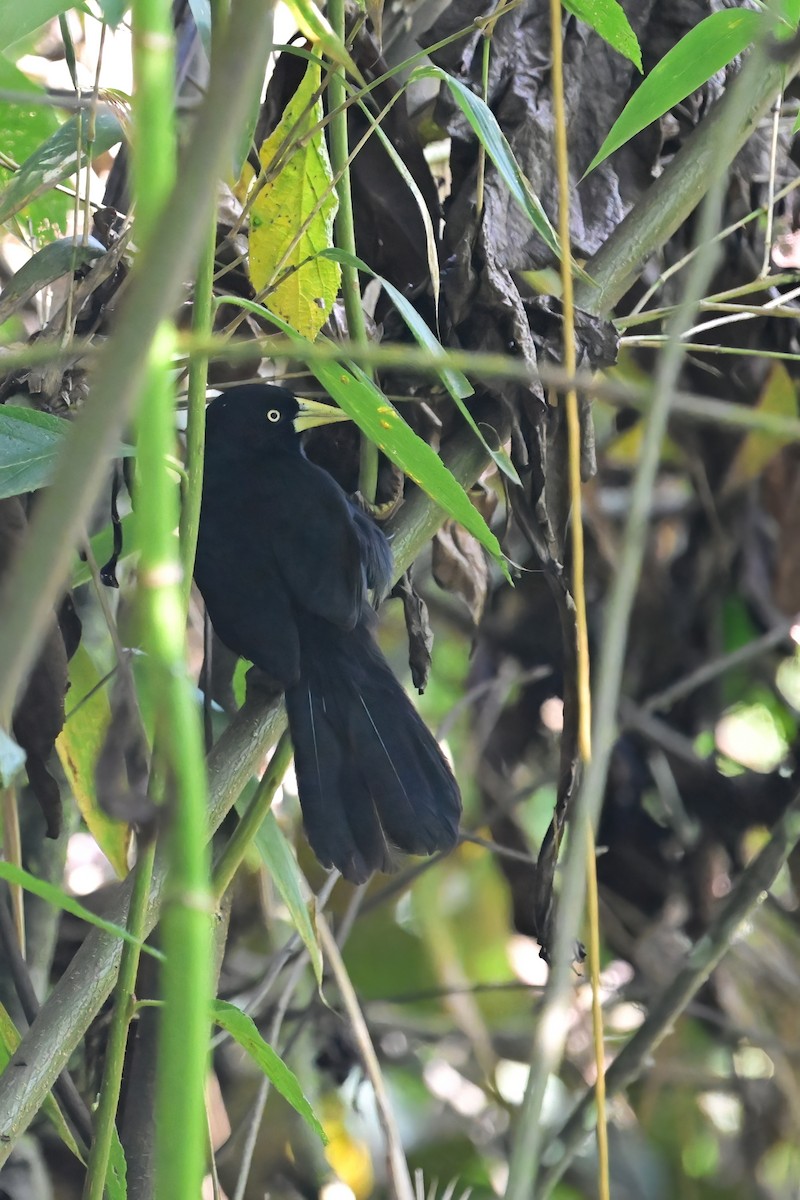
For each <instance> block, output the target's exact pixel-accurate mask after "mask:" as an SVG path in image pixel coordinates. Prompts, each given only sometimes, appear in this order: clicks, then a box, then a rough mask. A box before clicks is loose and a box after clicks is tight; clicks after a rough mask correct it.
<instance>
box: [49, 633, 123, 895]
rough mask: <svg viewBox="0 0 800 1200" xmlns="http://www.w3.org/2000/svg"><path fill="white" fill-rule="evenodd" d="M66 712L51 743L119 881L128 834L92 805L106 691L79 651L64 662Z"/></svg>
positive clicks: (107, 711)
mask: <svg viewBox="0 0 800 1200" xmlns="http://www.w3.org/2000/svg"><path fill="white" fill-rule="evenodd" d="M69 683H70V688H69V706H70V711H69V713H68V716H67V720H66V721H65V723H64V728H63V729H62V730H61V733H60V734H59V735H58V738H57V739H56V750H57V751H58V757H59V759H60V760H61V765H62V767H63V768H64V774H65V775H66V777H67V779H68V781H69V784H70V787H71V788H72V794H73V796H74V797H75V802H76V804H77V805H78V808H79V809H80V812H81V816H82V817H83V819H84V821H85V822H86V824H87V826H88V828H89V832H90V833H91V835H92V837H93V838H94V840H95V841H96V842H97V844H98V846H99V847H100V849H101V850H102V851H103V853H104V854H105V856H106V858H107V859H108V861H109V862H110V863H111V865H112V867H113V868H114V870H115V871H116V873H117V875H118V876H119V877H120V879H124V878H125V876H126V875H127V873H128V846H129V844H130V830H129V828H128V826H127V825H126V824H125V822H124V821H118V820H115V819H114V818H113V817H110V816H109V815H108V814H107V813H106V812H104V811H103V809H102V808H101V807H100V805H99V803H98V800H97V787H96V784H95V771H96V769H97V760H98V758H99V756H100V751H101V750H102V749H103V746H104V744H105V740H106V735H107V733H108V727H109V725H110V724H111V706H110V704H109V700H108V691H107V689H106V688H105V687H103V686H102V679H101V677H100V673H99V672H98V670H97V668H96V667H95V665H94V663H93V662H92V659H91V657H90V655H89V653H88V651H87V650H86V648H85V647H84V646H79V647H78V649H77V650H76V651H75V653H74V654H73V656H72V658H71V659H70V663H69Z"/></svg>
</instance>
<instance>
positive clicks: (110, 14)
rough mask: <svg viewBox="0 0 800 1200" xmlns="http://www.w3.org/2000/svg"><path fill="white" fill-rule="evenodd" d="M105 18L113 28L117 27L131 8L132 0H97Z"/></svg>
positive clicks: (107, 23)
mask: <svg viewBox="0 0 800 1200" xmlns="http://www.w3.org/2000/svg"><path fill="white" fill-rule="evenodd" d="M97 2H98V4H99V5H100V11H101V12H102V14H103V20H104V21H105V23H106V25H108V26H110V28H111V29H116V28H117V26H118V25H119V24H120V23H121V21H122V18H123V17H124V16H125V13H126V12H127V11H128V9H129V8H130V0H97Z"/></svg>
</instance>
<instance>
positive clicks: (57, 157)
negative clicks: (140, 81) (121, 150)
mask: <svg viewBox="0 0 800 1200" xmlns="http://www.w3.org/2000/svg"><path fill="white" fill-rule="evenodd" d="M87 126H88V122H87V121H86V120H83V121H82V122H81V123H80V134H81V153H80V155H79V154H78V119H77V117H71V118H70V119H69V121H66V122H65V123H64V124H63V125H62V126H61V127H60V128H59V129H58V130H56V132H55V133H54V134H52V135H51V136H50V137H49V138H48V139H47V140H46V141H45V142H42V144H41V145H40V146H38V147H37V148H36V150H34V152H33V153H32V154H31V155H30V157H29V158H27V159H26V160H25V162H24V163H23V164H22V166H21V167H20V169H19V171H17V173H16V175H15V176H14V177H13V179H12V180H11V182H10V183H9V184H8V185H7V186H6V187H5V189H4V190H3V191H2V192H0V224H3V223H4V222H5V221H7V220H8V219H9V217H13V215H14V213H16V212H19V210H20V209H21V208H24V207H25V205H26V204H30V202H31V201H32V200H35V199H36V197H37V196H41V195H42V193H43V192H47V191H49V190H50V189H51V188H53V187H55V186H56V184H57V183H63V181H64V180H65V179H68V178H69V177H70V175H74V174H75V172H76V171H77V170H78V164H79V161H80V166H81V167H83V166H84V164H85V162H86V157H87V154H88V153H89V151H88V148H87V145H88V144H87V140H86V139H87V133H88V129H87ZM122 137H123V132H122V126H121V125H120V123H119V121H118V120H117V118H116V117H115V116H114V114H113V112H111V110H110V109H108V108H105V107H104V108H101V109H100V110H99V111H98V113H97V119H96V121H95V135H94V141H93V142H92V146H91V156H92V158H96V157H97V156H98V155H99V154H104V153H105V151H106V150H109V149H110V148H111V147H112V146H115V145H116V144H117V142H120V141H122Z"/></svg>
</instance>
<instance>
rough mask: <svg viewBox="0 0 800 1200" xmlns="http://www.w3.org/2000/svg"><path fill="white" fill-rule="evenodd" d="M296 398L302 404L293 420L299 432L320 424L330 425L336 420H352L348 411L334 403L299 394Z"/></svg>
mask: <svg viewBox="0 0 800 1200" xmlns="http://www.w3.org/2000/svg"><path fill="white" fill-rule="evenodd" d="M296 399H297V403H298V404H299V405H300V412H299V413H298V414H297V416H296V417H295V419H294V422H293V424H294V427H295V430H296V432H297V433H302V432H303V430H304V429H315V428H316V427H317V426H318V425H330V424H332V423H333V422H334V421H349V420H350V418H349V417H348V416H347V414H346V413H343V412H342V410H341V409H340V408H336V406H335V405H333V404H320V403H319V402H318V401H317V400H306V399H305V398H304V397H303V396H297V397H296Z"/></svg>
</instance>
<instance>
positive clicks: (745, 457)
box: [723, 362, 797, 493]
mask: <svg viewBox="0 0 800 1200" xmlns="http://www.w3.org/2000/svg"><path fill="white" fill-rule="evenodd" d="M755 411H756V412H760V413H765V414H767V413H769V414H777V415H778V416H782V417H796V416H797V393H796V391H795V386H794V383H793V382H792V380H791V378H790V376H789V372H788V371H787V370H786V367H785V366H784V365H783V363H780V362H778V363H775V366H774V367H773V368H772V370H771V371H770V373H769V375H768V376H767V380H766V383H765V384H764V386H763V388H762V389H761V395H760V396H759V398H758V404H757V405H756V408H755ZM794 440H795V439H794V438H793V437H791V436H790V437H782V436H781V435H780V434H776V433H767V432H766V431H765V430H762V429H754V430H753V431H752V432H751V433H748V435H747V437H745V438H744V439H743V441H742V443H741V445H740V446H739V449H738V450H737V452H736V457H735V458H734V460H733V462H732V463H731V465H730V467H729V468H728V474H727V476H726V478H725V486H724V489H723V491H724V492H725V493H730V492H732V491H735V490H736V488H740V487H744V486H745V485H746V484H748V483H751V482H752V481H753V480H754V479H757V478H758V476H759V475H760V474H761V472H762V471H763V470H764V468H765V467H766V466H767V464H768V463H770V462H771V461H772V459H773V458H774V457H775V455H776V454H777V453H778V451H779V450H782V449H783V447H784V446H788V445H790V444H791V443H792V442H793V441H794Z"/></svg>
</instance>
